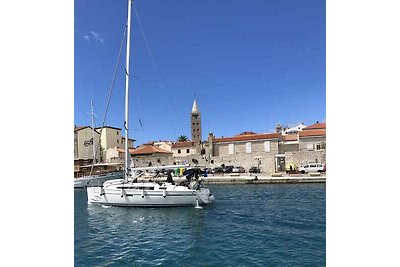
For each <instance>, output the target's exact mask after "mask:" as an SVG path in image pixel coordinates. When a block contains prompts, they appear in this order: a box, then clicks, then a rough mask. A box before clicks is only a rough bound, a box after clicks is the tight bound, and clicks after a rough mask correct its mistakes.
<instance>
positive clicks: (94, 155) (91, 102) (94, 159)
mask: <svg viewBox="0 0 400 267" xmlns="http://www.w3.org/2000/svg"><path fill="white" fill-rule="evenodd" d="M90 108H91V110H92V113H91V117H92V140H93V142H92V147H93V163H95V162H96V148H95V145H94V127H95V125H94V111H93V101H92V100H90Z"/></svg>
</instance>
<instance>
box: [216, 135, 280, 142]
mask: <svg viewBox="0 0 400 267" xmlns="http://www.w3.org/2000/svg"><path fill="white" fill-rule="evenodd" d="M278 137H279V133H264V134H246V135H236V136H234V137H221V138H215V139H214V140H213V142H214V143H220V142H235V141H251V140H262V139H278Z"/></svg>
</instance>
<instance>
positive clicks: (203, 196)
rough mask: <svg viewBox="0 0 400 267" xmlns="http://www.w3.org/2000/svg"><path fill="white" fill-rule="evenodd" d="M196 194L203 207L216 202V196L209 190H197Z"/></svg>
mask: <svg viewBox="0 0 400 267" xmlns="http://www.w3.org/2000/svg"><path fill="white" fill-rule="evenodd" d="M196 193H197V197H198V198H199V201H200V204H201V205H207V204H211V203H212V202H213V201H214V200H215V197H214V195H212V194H211V192H210V189H208V188H200V189H199V190H196Z"/></svg>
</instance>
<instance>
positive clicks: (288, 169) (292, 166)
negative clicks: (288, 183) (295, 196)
mask: <svg viewBox="0 0 400 267" xmlns="http://www.w3.org/2000/svg"><path fill="white" fill-rule="evenodd" d="M296 171H297V167H296V165H295V164H294V163H287V164H286V172H287V173H289V172H296Z"/></svg>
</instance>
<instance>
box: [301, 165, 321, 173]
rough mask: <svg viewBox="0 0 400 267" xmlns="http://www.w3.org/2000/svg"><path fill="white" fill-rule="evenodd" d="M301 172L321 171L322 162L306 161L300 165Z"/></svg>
mask: <svg viewBox="0 0 400 267" xmlns="http://www.w3.org/2000/svg"><path fill="white" fill-rule="evenodd" d="M299 171H300V172H301V173H309V172H323V171H324V164H322V163H306V164H303V165H301V167H300V168H299Z"/></svg>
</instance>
